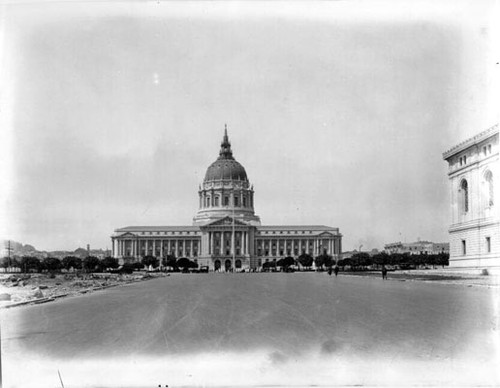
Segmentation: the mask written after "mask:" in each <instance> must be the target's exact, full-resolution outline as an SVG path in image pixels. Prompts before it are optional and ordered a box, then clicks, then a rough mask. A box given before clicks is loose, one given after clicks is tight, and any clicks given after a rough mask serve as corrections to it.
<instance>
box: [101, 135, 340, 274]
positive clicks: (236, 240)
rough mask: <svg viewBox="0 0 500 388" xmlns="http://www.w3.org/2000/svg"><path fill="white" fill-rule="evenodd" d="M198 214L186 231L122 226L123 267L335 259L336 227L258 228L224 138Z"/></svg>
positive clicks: (219, 266)
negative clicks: (144, 261) (150, 262)
mask: <svg viewBox="0 0 500 388" xmlns="http://www.w3.org/2000/svg"><path fill="white" fill-rule="evenodd" d="M198 197H199V209H198V212H197V213H196V215H195V216H194V218H193V224H192V225H191V226H127V227H124V228H119V229H116V230H115V233H114V234H113V235H112V236H111V239H112V247H113V256H114V257H116V258H119V259H121V261H122V262H125V261H133V260H139V259H140V258H141V257H144V256H147V255H151V256H155V257H158V258H162V257H166V256H167V255H174V256H175V257H176V258H181V257H187V258H189V259H191V260H194V261H196V262H197V263H198V265H199V266H208V268H209V269H210V270H212V271H213V270H215V271H228V270H236V271H238V270H243V269H245V270H248V269H254V268H255V269H257V268H259V267H261V266H262V264H263V263H264V262H266V261H273V260H277V259H280V258H283V257H286V256H292V257H294V258H297V257H298V256H300V255H301V254H302V253H308V254H310V255H311V256H313V257H315V256H318V255H320V254H321V253H327V254H329V255H332V256H333V257H334V258H335V259H337V258H339V255H340V253H341V252H342V235H341V234H340V232H339V228H333V227H329V226H323V225H301V226H299V225H283V226H263V225H261V222H260V218H259V216H257V215H256V214H255V210H254V189H253V185H251V184H250V181H249V180H248V177H247V174H246V171H245V168H244V167H243V166H242V165H241V164H240V163H238V162H237V161H236V159H235V158H234V156H233V152H232V150H231V144H230V142H229V139H228V136H227V128H226V129H225V131H224V137H223V140H222V143H221V149H220V152H219V157H218V158H217V160H216V161H215V162H213V163H212V164H211V165H210V166H209V167H208V169H207V172H206V174H205V178H204V180H203V183H202V184H201V185H200V187H199V189H198Z"/></svg>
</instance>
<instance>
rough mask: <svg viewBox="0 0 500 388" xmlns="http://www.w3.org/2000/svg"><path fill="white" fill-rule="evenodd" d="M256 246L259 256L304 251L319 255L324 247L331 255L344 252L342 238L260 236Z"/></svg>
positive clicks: (291, 253) (295, 254)
mask: <svg viewBox="0 0 500 388" xmlns="http://www.w3.org/2000/svg"><path fill="white" fill-rule="evenodd" d="M256 248H257V249H256V251H257V255H259V256H287V255H291V256H298V255H301V254H302V252H305V253H307V254H309V255H311V256H317V255H320V254H321V253H323V249H326V253H327V254H329V255H339V254H340V253H341V252H342V246H341V239H340V238H329V239H325V238H307V239H303V238H300V239H295V238H278V239H277V238H259V239H257V241H256ZM266 251H267V252H268V254H267V255H266ZM281 251H283V252H282V253H281ZM259 252H260V253H259Z"/></svg>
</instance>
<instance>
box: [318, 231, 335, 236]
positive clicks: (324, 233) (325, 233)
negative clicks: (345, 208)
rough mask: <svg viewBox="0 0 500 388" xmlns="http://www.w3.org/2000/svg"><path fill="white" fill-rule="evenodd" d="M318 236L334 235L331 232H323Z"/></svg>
mask: <svg viewBox="0 0 500 388" xmlns="http://www.w3.org/2000/svg"><path fill="white" fill-rule="evenodd" d="M318 237H334V236H333V234H331V233H330V232H323V233H321V234H320V235H319V236H318Z"/></svg>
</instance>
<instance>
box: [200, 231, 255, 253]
mask: <svg viewBox="0 0 500 388" xmlns="http://www.w3.org/2000/svg"><path fill="white" fill-rule="evenodd" d="M216 236H217V237H216ZM225 236H226V238H225ZM228 236H229V238H228ZM216 239H218V242H219V244H216V242H217V241H216ZM228 240H229V242H230V248H229V249H230V254H231V255H232V254H233V253H234V254H238V252H236V248H237V245H236V243H237V242H239V243H240V245H239V248H240V252H239V255H249V254H250V235H249V233H248V232H247V231H236V232H234V234H233V233H232V232H228V231H217V232H216V231H213V232H211V231H209V232H208V254H209V255H216V254H219V255H224V254H225V247H226V245H224V242H226V241H228ZM217 246H218V248H219V250H218V252H217V249H216V247H217Z"/></svg>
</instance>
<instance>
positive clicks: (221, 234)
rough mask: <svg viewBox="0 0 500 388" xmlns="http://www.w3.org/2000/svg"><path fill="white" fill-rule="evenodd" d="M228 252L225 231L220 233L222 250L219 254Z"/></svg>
mask: <svg viewBox="0 0 500 388" xmlns="http://www.w3.org/2000/svg"><path fill="white" fill-rule="evenodd" d="M223 253H226V247H225V246H224V232H221V233H220V251H219V254H220V255H222V254H223Z"/></svg>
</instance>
